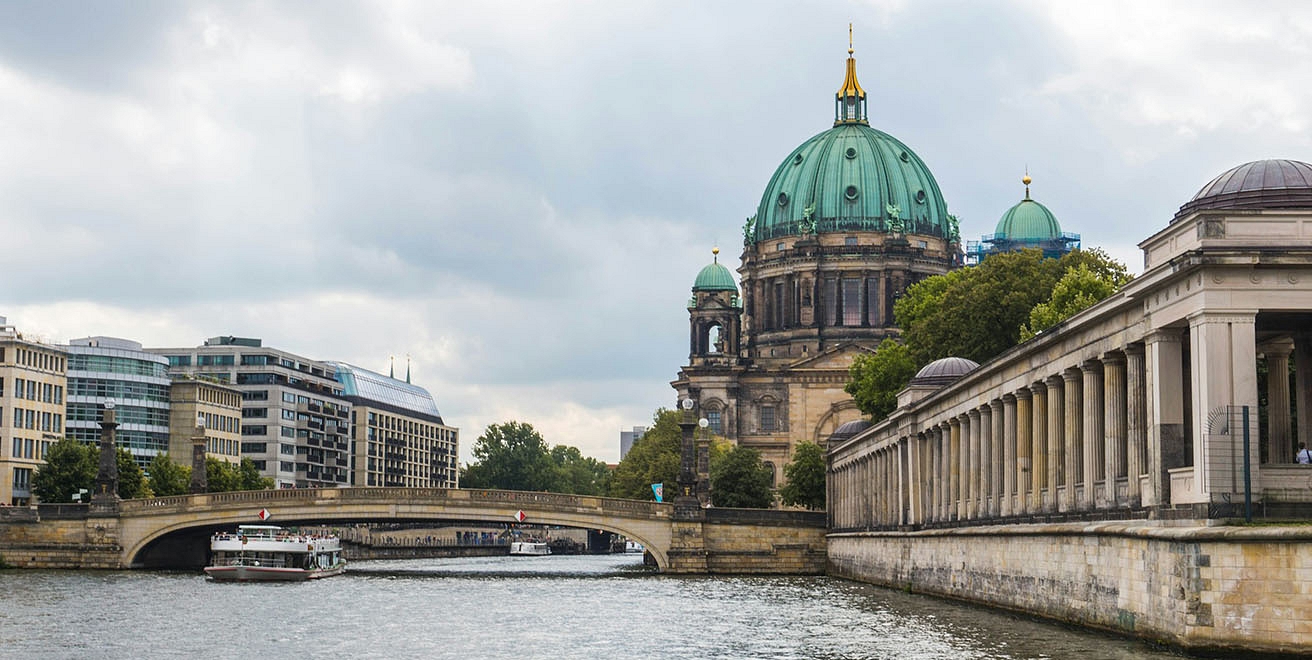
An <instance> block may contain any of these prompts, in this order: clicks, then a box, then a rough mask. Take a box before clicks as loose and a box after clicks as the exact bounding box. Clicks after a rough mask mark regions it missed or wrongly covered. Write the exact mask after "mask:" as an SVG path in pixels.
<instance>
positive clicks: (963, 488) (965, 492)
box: [956, 413, 971, 520]
mask: <svg viewBox="0 0 1312 660" xmlns="http://www.w3.org/2000/svg"><path fill="white" fill-rule="evenodd" d="M956 425H958V426H959V428H960V447H962V451H960V454H958V459H959V461H958V472H959V474H960V475H962V478H960V479H959V482H958V483H959V485H960V493H959V495H958V497H956V503H958V504H956V520H967V518H970V509H971V417H970V415H966V413H962V415H958V416H956Z"/></svg>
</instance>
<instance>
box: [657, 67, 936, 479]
mask: <svg viewBox="0 0 1312 660" xmlns="http://www.w3.org/2000/svg"><path fill="white" fill-rule="evenodd" d="M715 254H716V256H715V258H714V260H713V262H712V263H711V264H709V265H708V266H706V268H704V269H702V271H701V273H699V274H698V276H697V278H696V281H695V282H694V284H693V287H692V299H691V300H690V301H689V303H688V312H689V326H690V333H689V357H688V364H687V366H685V367H683V369H682V370H681V371H680V372H679V377H678V379H677V380H675V381H674V382H673V383H671V384H672V385H673V387H674V388H675V390H677V391H678V396H679V398H680V399H692V400H693V401H694V402H696V403H697V404H698V405H699V414H700V415H701V416H702V417H704V418H706V419H707V421H708V422H709V427H710V428H711V430H712V431H714V432H715V433H717V434H718V435H721V436H724V437H726V438H728V439H730V440H732V441H735V442H737V443H739V444H741V445H745V446H750V447H753V448H756V449H758V450H760V451H761V453H762V456H763V458H764V459H765V461H766V462H767V463H768V464H769V465H770V467H772V468H775V469H776V480H778V479H780V478H782V477H781V472H782V470H779V469H778V468H782V466H783V465H784V464H786V463H787V462H788V460H789V457H790V456H791V453H792V446H793V445H794V444H795V443H796V442H798V441H803V440H810V441H816V442H820V443H824V442H825V440H826V439H827V438H828V437H829V436H830V434H832V433H833V432H834V430H835V429H837V428H838V427H839V426H840V425H841V424H843V423H845V422H848V421H852V420H854V419H857V418H858V417H860V411H859V410H857V408H856V405H855V403H854V402H853V401H852V400H851V398H850V397H849V396H848V395H847V394H846V393H845V392H844V391H843V386H844V384H845V383H846V382H847V378H848V367H849V366H850V365H851V362H852V360H853V358H854V357H855V356H856V355H858V354H860V353H863V352H867V351H873V350H874V349H875V347H877V346H878V344H879V342H880V341H882V340H883V339H884V338H886V337H890V336H894V335H895V334H896V332H897V330H896V328H895V326H894V323H893V313H892V311H893V301H894V300H896V298H897V297H898V296H900V295H901V294H902V293H903V292H904V291H905V290H906V288H907V287H908V286H909V285H911V284H913V283H915V282H918V281H920V280H922V279H924V278H926V277H930V276H932V275H938V274H941V273H944V272H946V271H948V270H949V269H951V268H953V267H955V266H957V265H959V264H960V263H961V260H962V257H961V248H960V241H959V235H958V228H957V222H956V219H955V218H954V217H952V216H951V215H948V212H947V205H946V204H945V203H944V201H943V196H942V194H941V193H940V191H939V187H938V184H937V183H936V182H935V181H934V176H933V175H932V174H931V173H930V171H929V168H928V167H926V165H925V163H924V162H923V161H922V160H921V159H920V157H919V156H917V155H916V154H915V152H913V151H912V150H911V149H910V148H909V147H907V146H906V145H905V144H903V143H902V142H900V141H899V140H897V139H896V138H894V137H893V136H891V135H888V134H887V133H884V132H882V131H879V130H876V129H874V128H871V127H870V125H869V122H868V120H867V97H866V92H865V90H864V89H862V87H861V84H860V83H859V82H858V81H857V76H856V60H855V59H854V58H853V57H852V49H851V48H849V49H848V58H847V70H846V75H845V76H844V78H843V83H842V86H841V87H840V88H839V90H838V92H837V93H836V94H835V95H834V124H833V127H832V128H830V129H828V130H826V131H824V132H821V133H820V134H818V135H816V136H814V137H812V138H811V139H809V140H807V141H805V142H803V143H802V144H801V146H799V147H797V148H796V149H794V150H793V151H792V152H791V153H789V154H788V156H787V157H786V158H784V160H783V162H782V163H781V164H780V165H779V167H778V168H777V169H776V170H775V173H774V175H773V176H772V177H771V178H770V181H769V183H768V184H767V185H766V188H765V192H764V193H763V194H762V196H761V202H760V204H759V205H758V207H757V210H756V213H755V215H753V216H752V217H751V218H749V219H748V221H747V224H746V226H745V227H744V229H743V252H742V257H741V265H740V267H739V268H738V273H739V275H740V276H741V282H742V284H741V294H740V293H739V286H738V284H736V283H735V281H734V277H733V274H732V273H731V272H730V271H729V269H728V268H727V267H725V266H724V265H723V264H720V263H719V257H718V250H716V251H715Z"/></svg>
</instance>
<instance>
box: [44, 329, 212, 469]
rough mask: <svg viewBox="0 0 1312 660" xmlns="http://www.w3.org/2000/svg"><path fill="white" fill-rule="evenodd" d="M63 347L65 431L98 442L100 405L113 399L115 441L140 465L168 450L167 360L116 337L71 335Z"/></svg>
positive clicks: (168, 383) (102, 406) (73, 435)
mask: <svg viewBox="0 0 1312 660" xmlns="http://www.w3.org/2000/svg"><path fill="white" fill-rule="evenodd" d="M67 350H68V412H67V420H68V421H67V426H66V427H65V433H67V435H68V436H69V437H71V438H75V439H77V440H79V441H81V442H83V443H85V444H91V445H94V444H96V443H97V442H99V441H100V415H101V411H102V410H103V409H104V406H105V402H107V401H112V402H113V403H114V405H115V407H116V414H117V416H118V431H117V438H118V446H119V447H122V448H123V449H126V450H127V451H128V453H130V454H132V458H133V459H135V460H136V462H137V463H138V464H139V465H141V466H142V467H143V468H144V467H146V466H148V465H150V461H151V460H152V459H153V458H155V456H156V455H158V454H161V453H164V452H166V451H168V450H169V385H170V383H171V382H172V381H171V380H170V379H169V373H168V371H169V364H168V360H165V359H164V358H162V357H160V356H158V355H155V354H153V353H148V352H146V351H143V350H142V349H141V344H139V343H137V342H135V341H131V340H128V339H118V338H116V337H83V338H81V339H73V340H71V341H69V343H68V349H67ZM193 424H194V422H193ZM188 455H190V454H188Z"/></svg>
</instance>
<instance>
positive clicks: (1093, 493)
mask: <svg viewBox="0 0 1312 660" xmlns="http://www.w3.org/2000/svg"><path fill="white" fill-rule="evenodd" d="M1080 371H1082V372H1083V373H1084V409H1083V411H1082V412H1083V413H1084V429H1083V432H1082V433H1081V435H1082V439H1083V440H1084V477H1083V481H1084V508H1085V509H1093V508H1095V507H1104V506H1106V495H1100V494H1099V491H1098V479H1100V478H1101V477H1102V452H1103V444H1104V443H1105V442H1106V439H1105V434H1104V433H1103V419H1102V414H1103V403H1102V398H1103V397H1102V363H1101V362H1099V361H1098V360H1088V361H1086V362H1084V363H1083V364H1081V365H1080Z"/></svg>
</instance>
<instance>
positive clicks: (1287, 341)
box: [1257, 337, 1294, 358]
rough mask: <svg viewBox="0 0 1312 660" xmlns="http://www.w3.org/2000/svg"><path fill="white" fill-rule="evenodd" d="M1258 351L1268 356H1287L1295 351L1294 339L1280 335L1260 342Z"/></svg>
mask: <svg viewBox="0 0 1312 660" xmlns="http://www.w3.org/2000/svg"><path fill="white" fill-rule="evenodd" d="M1257 352H1258V353H1261V354H1262V355H1263V356H1264V357H1268V358H1282V357H1284V358H1287V357H1289V355H1290V354H1291V353H1293V352H1294V340H1293V339H1291V338H1289V337H1279V338H1276V339H1272V340H1271V341H1265V342H1262V343H1261V344H1258V346H1257Z"/></svg>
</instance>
